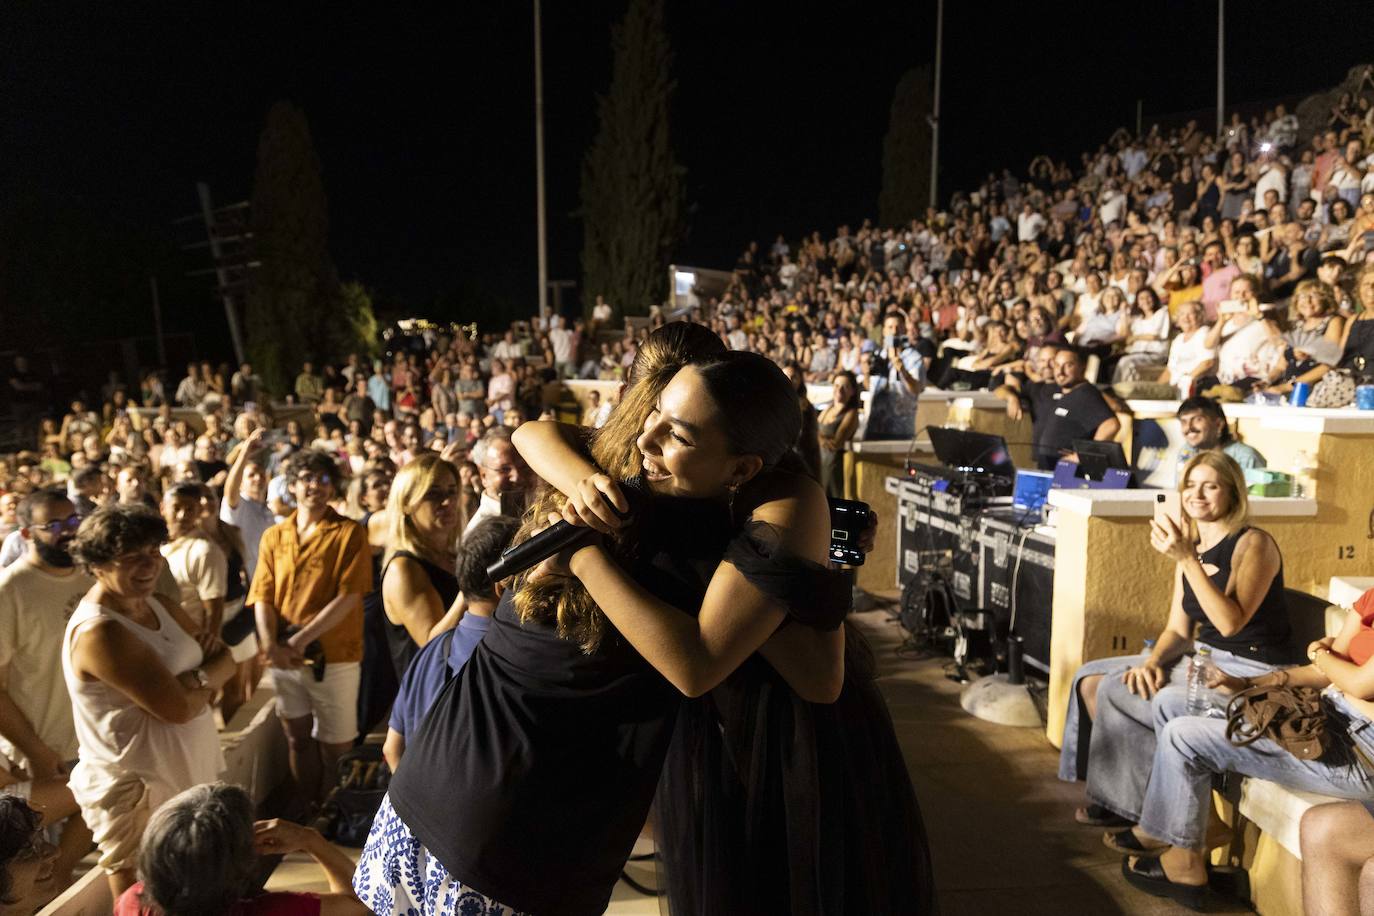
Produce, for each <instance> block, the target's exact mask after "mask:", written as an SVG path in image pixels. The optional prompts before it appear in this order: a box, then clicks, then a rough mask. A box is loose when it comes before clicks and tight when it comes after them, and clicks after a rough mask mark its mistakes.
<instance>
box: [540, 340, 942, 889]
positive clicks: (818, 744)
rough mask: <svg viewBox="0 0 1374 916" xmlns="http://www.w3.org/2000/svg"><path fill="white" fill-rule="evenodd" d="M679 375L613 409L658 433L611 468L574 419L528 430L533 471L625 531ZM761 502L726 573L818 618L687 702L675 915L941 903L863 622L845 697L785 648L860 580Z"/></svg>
mask: <svg viewBox="0 0 1374 916" xmlns="http://www.w3.org/2000/svg"><path fill="white" fill-rule="evenodd" d="M669 327H670V328H671V327H672V326H671V325H670V326H669ZM695 343H697V346H696V348H695V349H694V351H693V354H694V358H696V359H710V358H711V354H712V352H713V349H714V348H713V347H712V345H711V342H710V341H700V342H695ZM716 347H718V344H717V345H716ZM664 385H665V381H664V379H663V377H662V376H658V377H654V376H650V377H648V378H645V379H643V380H642V381H641V382H640V384H639V385H637V386H636V391H635V394H636V396H634V397H631V396H627V397H626V398H624V399H622V402H621V405H620V407H619V408H617V410H616V412H615V413H614V414H612V418H611V420H612V423H615V424H619V426H620V428H621V429H628V430H634V429H641V428H643V429H645V433H644V435H643V436H641V437H640V438H639V440H638V442H637V443H636V444H635V445H633V446H628V447H626V448H624V450H623V451H622V452H621V453H620V454H612V453H610V451H609V449H607V448H602V449H601V453H600V454H599V455H598V456H597V457H598V458H599V460H600V461H601V462H602V464H603V466H605V467H606V468H607V469H608V470H610V471H611V472H612V473H611V475H610V476H607V475H605V474H602V473H601V472H600V471H599V469H598V468H597V467H596V466H594V465H592V464H590V463H589V462H588V461H587V460H586V459H585V458H584V457H582V456H580V455H579V454H578V452H577V451H576V450H575V448H573V447H572V446H573V444H574V443H575V442H576V441H577V438H578V437H577V434H575V433H571V432H570V431H569V430H568V429H567V428H566V427H564V428H561V429H560V427H559V426H558V425H557V424H551V423H540V424H527V425H526V426H525V427H522V431H521V432H519V433H517V435H516V440H517V447H519V448H520V449H521V454H522V456H523V457H525V459H526V460H527V461H528V462H530V465H531V467H532V468H534V469H535V471H536V472H537V473H538V474H539V475H540V476H541V477H543V478H544V479H545V480H547V481H548V482H549V483H550V484H551V485H553V486H555V487H558V488H561V489H563V490H564V491H565V492H567V493H569V494H571V496H570V499H569V502H570V503H571V504H572V505H571V506H570V507H568V509H569V510H570V511H567V510H565V518H567V520H569V521H573V522H580V523H584V524H588V525H590V526H592V527H596V528H598V529H599V530H602V531H610V530H614V527H615V526H616V525H618V524H619V515H618V513H617V511H614V510H613V509H612V508H611V505H612V503H614V504H616V505H619V506H621V507H623V506H625V505H627V503H625V502H624V501H623V500H622V499H621V497H620V496H617V495H616V494H617V488H616V487H615V485H614V483H612V482H611V479H610V477H613V476H616V475H619V476H621V477H622V478H623V477H626V476H628V475H629V474H630V473H631V472H632V471H633V470H634V469H636V468H640V467H646V468H648V467H659V466H661V464H662V460H661V457H660V455H661V453H662V446H660V445H659V444H657V443H656V442H655V441H653V440H652V437H651V434H650V427H651V426H652V424H653V421H654V414H653V411H654V408H655V406H656V405H657V404H658V398H657V391H659V390H662V389H663V387H664ZM607 428H608V429H611V424H608V426H607ZM612 432H614V429H612ZM617 441H623V442H627V441H628V437H627V436H623V435H622V436H620V437H619V439H618V440H617ZM599 444H604V443H599ZM641 449H643V451H641ZM806 489H807V485H806V484H805V483H803V482H802V481H801V480H800V479H799V477H798V476H797V475H793V474H789V473H787V472H786V471H785V470H783V469H778V470H775V471H771V472H765V474H762V475H760V479H759V480H758V482H757V485H756V486H755V488H754V491H753V494H751V496H752V497H753V498H754V499H756V500H760V501H761V502H762V505H764V506H766V505H767V504H768V502H769V501H778V502H786V501H787V500H791V499H798V498H802V497H801V494H802V493H805V492H806ZM754 505H755V504H754V503H753V502H748V503H746V502H745V500H744V499H743V498H741V499H737V500H736V501H735V506H734V510H735V511H734V518H733V519H732V523H733V524H737V525H740V526H742V527H741V530H740V531H739V533H738V534H737V535H736V536H735V538H734V540H733V541H732V542H731V545H730V547H729V549H728V551H727V553H726V557H725V561H726V562H725V564H723V567H722V568H727V569H729V568H733V571H734V572H735V573H737V574H739V575H742V576H743V577H745V578H746V579H747V580H748V581H749V582H750V583H751V584H752V585H753V586H754V587H755V588H757V589H758V590H759V591H760V592H762V593H763V594H765V595H768V596H769V597H770V598H771V599H772V600H773V602H774V603H775V604H776V606H778V607H781V608H783V609H785V610H786V612H787V618H786V619H787V620H788V621H789V622H793V623H803V624H808V626H795V625H793V626H786V627H784V628H782V629H781V630H779V631H778V634H777V635H775V636H774V638H773V639H772V640H770V641H769V642H768V643H766V644H765V645H764V646H763V648H762V649H761V650H760V652H759V653H758V654H757V655H755V656H753V657H751V658H749V659H748V660H746V661H745V662H744V663H743V664H742V665H741V666H740V667H739V668H738V669H737V670H736V671H735V672H734V673H733V674H731V675H730V676H729V677H728V678H727V679H726V680H725V681H724V682H723V683H721V684H720V685H719V686H717V687H716V688H715V689H714V690H712V691H710V693H709V694H708V695H706V696H703V697H700V698H697V699H693V700H689V701H688V702H687V703H685V704H684V705H683V708H682V711H681V713H680V715H679V718H678V724H677V728H676V732H675V735H674V739H673V744H672V747H671V748H670V750H669V753H668V757H667V760H666V764H665V768H664V774H663V779H662V782H661V784H660V788H659V793H658V799H657V815H656V823H657V825H658V829H659V832H660V836H659V840H660V843H659V852H660V856H661V858H662V860H663V863H664V871H665V875H664V880H663V881H662V883H663V884H665V885H666V887H667V890H668V898H667V899H668V903H669V910H670V912H671V913H672V916H708V914H717V913H730V914H775V913H776V914H793V916H797V914H817V916H821V914H825V916H829V914H840V913H865V914H899V913H900V914H925V913H933V912H935V899H934V881H933V877H932V873H931V865H930V857H929V850H928V847H927V844H926V839H925V829H924V825H923V824H922V821H921V815H920V809H919V807H918V805H917V801H916V796H915V792H914V791H913V790H912V787H911V781H910V778H909V776H908V774H907V772H906V766H905V763H904V761H903V758H902V755H901V750H900V748H899V746H898V744H897V740H896V735H895V732H894V730H893V727H892V721H891V718H890V716H889V715H888V712H887V707H886V704H885V703H884V701H883V699H882V697H881V695H880V694H879V693H878V691H877V688H876V685H875V684H874V682H873V659H872V655H871V653H870V652H869V650H868V647H867V644H866V642H865V640H864V639H863V638H862V636H861V634H859V633H858V632H857V631H856V630H853V629H852V628H849V627H846V628H845V629H844V630H843V631H842V632H843V633H844V650H845V652H844V654H845V661H844V676H843V681H842V684H841V689H840V692H839V696H838V699H837V700H836V701H835V702H834V703H828V702H827V701H828V700H829V699H830V698H831V697H833V694H831V696H824V695H821V696H817V695H816V694H814V693H813V692H812V685H810V684H808V683H806V680H805V678H804V676H803V675H802V674H801V673H799V672H797V671H796V670H795V669H794V668H793V667H792V666H791V662H792V660H793V659H796V658H802V659H804V658H805V657H806V652H807V648H808V647H807V646H806V644H805V643H799V644H798V645H797V646H795V647H794V648H795V650H796V651H794V652H788V651H785V645H784V643H783V640H784V639H787V638H794V639H799V638H802V637H804V636H806V634H807V633H808V632H809V631H814V628H823V627H826V626H833V625H834V624H835V622H836V621H838V620H840V619H842V617H843V609H844V608H846V607H847V602H846V601H844V600H842V599H840V600H837V599H835V598H833V597H828V596H830V595H833V590H834V589H835V588H836V586H837V584H839V585H840V587H842V588H844V589H847V588H848V582H849V580H848V576H847V575H845V574H843V573H840V574H836V573H831V572H829V571H826V570H821V569H819V568H817V567H816V566H815V565H814V564H810V563H807V562H806V561H805V560H802V559H801V558H799V557H797V556H796V555H795V554H792V553H790V552H789V551H787V550H786V549H779V547H778V536H777V532H776V531H773V530H771V529H770V528H769V527H768V526H766V525H759V524H757V522H756V520H753V519H751V513H752V515H753V516H757V515H758V510H757V509H755V508H753V506H754ZM837 579H838V580H839V582H838V583H837V581H836V580H837ZM593 594H594V595H595V594H596V592H595V590H593ZM607 604H609V605H610V607H609V608H608V610H607V616H609V617H610V618H611V620H612V622H613V623H614V624H615V625H616V626H617V627H618V628H619V629H620V630H621V631H622V632H624V633H626V635H627V636H629V637H630V638H631V639H632V641H633V639H634V637H633V636H632V635H631V634H632V633H633V632H634V627H633V621H630V620H626V619H624V618H623V617H622V615H621V613H620V606H619V605H618V603H615V602H607V603H603V605H602V606H603V607H606V606H607ZM837 608H838V609H839V613H838V614H837V613H836V609H837ZM817 701H820V702H817Z"/></svg>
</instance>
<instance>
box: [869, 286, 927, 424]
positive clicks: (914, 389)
mask: <svg viewBox="0 0 1374 916" xmlns="http://www.w3.org/2000/svg"><path fill="white" fill-rule="evenodd" d="M902 320H903V319H902V315H901V313H900V312H889V313H888V314H887V317H885V318H884V319H883V341H882V353H881V356H880V357H879V358H876V359H874V360H873V371H872V374H871V376H870V378H871V379H872V392H873V393H872V397H871V399H870V400H869V417H868V426H867V427H866V430H865V432H864V438H866V439H890V438H898V439H909V438H911V436H912V435H913V434H914V433H915V427H916V399H917V398H919V397H920V396H921V392H922V391H923V390H925V386H926V361H925V357H924V356H922V355H921V351H920V350H919V349H918V348H917V347H916V346H915V343H916V342H915V341H914V340H912V339H911V338H910V337H909V336H906V335H904V334H903V333H902Z"/></svg>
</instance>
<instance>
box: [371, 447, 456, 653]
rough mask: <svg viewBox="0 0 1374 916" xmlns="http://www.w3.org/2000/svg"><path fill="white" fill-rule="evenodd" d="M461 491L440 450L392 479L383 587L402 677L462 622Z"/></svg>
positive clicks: (389, 630)
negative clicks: (457, 567) (457, 568)
mask: <svg viewBox="0 0 1374 916" xmlns="http://www.w3.org/2000/svg"><path fill="white" fill-rule="evenodd" d="M458 491H459V484H458V469H457V468H455V467H454V466H453V465H451V464H449V463H448V462H447V461H445V460H444V459H443V458H441V457H439V454H438V453H437V452H426V453H425V454H422V455H419V456H418V457H416V458H415V459H413V460H412V461H411V462H410V463H409V464H407V465H406V466H405V467H403V468H401V470H400V471H399V472H398V473H397V474H396V479H395V480H394V481H393V482H392V484H391V495H390V496H389V497H388V498H387V538H386V540H387V544H386V555H385V557H384V558H383V561H382V578H381V589H382V610H383V612H384V613H385V614H386V641H387V647H388V649H389V650H390V654H391V664H392V667H393V669H394V670H395V672H396V677H397V679H399V678H401V677H402V676H404V675H405V673H406V668H408V667H410V660H411V659H412V658H414V657H415V654H416V653H417V652H419V651H420V649H421V648H423V647H424V646H425V644H426V643H428V642H429V640H430V638H431V637H432V636H434V635H435V634H437V633H441V632H443V631H444V630H446V629H451V628H453V627H454V626H457V623H458V620H457V618H458V617H459V616H461V612H462V608H461V607H457V606H455V602H457V600H458V579H457V577H456V576H455V575H454V574H453V564H454V562H455V561H456V560H457V555H458V532H459V530H460V528H459V524H460V522H461V521H462V517H461V513H460V512H459V511H458V510H459V506H458V503H459V498H458ZM450 610H452V611H453V615H452V616H449V612H450Z"/></svg>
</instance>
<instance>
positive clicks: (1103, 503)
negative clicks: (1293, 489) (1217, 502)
mask: <svg viewBox="0 0 1374 916" xmlns="http://www.w3.org/2000/svg"><path fill="white" fill-rule="evenodd" d="M1162 492H1164V491H1163V490H1051V491H1050V494H1049V500H1048V501H1049V504H1050V505H1051V506H1054V507H1055V508H1057V509H1060V510H1061V511H1064V512H1073V513H1075V514H1077V515H1082V516H1087V517H1093V518H1103V517H1106V518H1149V517H1150V516H1152V515H1153V514H1154V511H1155V508H1154V507H1155V496H1156V494H1159V493H1162ZM1316 514H1317V501H1316V500H1315V499H1295V498H1292V497H1287V496H1282V497H1280V496H1251V497H1250V515H1251V516H1252V517H1254V518H1276V517H1302V516H1312V515H1316Z"/></svg>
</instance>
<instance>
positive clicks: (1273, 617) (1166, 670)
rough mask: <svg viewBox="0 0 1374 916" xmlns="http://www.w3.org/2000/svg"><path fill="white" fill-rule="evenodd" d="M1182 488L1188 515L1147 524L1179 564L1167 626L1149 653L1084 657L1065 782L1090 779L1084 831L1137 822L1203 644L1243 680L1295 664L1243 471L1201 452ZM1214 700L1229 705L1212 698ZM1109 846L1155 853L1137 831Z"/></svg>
mask: <svg viewBox="0 0 1374 916" xmlns="http://www.w3.org/2000/svg"><path fill="white" fill-rule="evenodd" d="M1179 493H1180V496H1181V504H1182V505H1181V508H1182V513H1183V514H1182V517H1181V518H1176V517H1173V516H1172V513H1171V512H1168V511H1162V512H1160V513H1158V514H1157V516H1156V519H1155V520H1154V521H1153V522H1152V523H1151V533H1150V544H1151V546H1152V547H1154V548H1155V550H1157V551H1158V552H1160V553H1161V554H1163V555H1164V556H1166V557H1168V558H1169V559H1170V560H1172V561H1173V562H1174V573H1173V578H1174V588H1173V597H1172V599H1171V601H1170V606H1169V614H1168V619H1167V622H1166V624H1165V627H1164V629H1163V630H1161V631H1160V634H1159V636H1158V637H1157V638H1156V640H1155V644H1154V646H1153V647H1152V648H1150V649H1149V651H1147V652H1143V653H1141V654H1139V655H1136V656H1132V657H1127V658H1119V657H1118V658H1105V659H1099V660H1097V661H1092V662H1088V663H1087V664H1086V665H1084V666H1083V667H1082V668H1080V669H1079V670H1078V673H1077V674H1076V675H1075V676H1074V682H1073V688H1072V692H1071V693H1070V700H1069V709H1068V716H1067V719H1066V722H1065V725H1064V740H1063V744H1062V746H1061V751H1060V757H1059V778H1060V779H1064V780H1067V781H1074V780H1077V779H1081V778H1084V777H1085V776H1086V778H1087V781H1088V785H1087V795H1088V800H1089V804H1088V805H1087V807H1084V808H1080V809H1079V810H1078V811H1077V812H1076V815H1075V817H1076V819H1077V820H1078V822H1079V823H1082V824H1088V825H1091V826H1107V827H1123V826H1127V825H1130V824H1135V823H1137V822H1139V821H1140V820H1141V817H1142V811H1143V810H1144V798H1145V794H1146V789H1147V786H1148V785H1149V784H1150V778H1151V776H1150V774H1151V768H1152V765H1153V760H1154V759H1155V746H1156V742H1157V739H1158V735H1159V732H1160V729H1161V728H1162V727H1163V725H1164V723H1165V722H1167V721H1168V720H1169V719H1170V718H1172V717H1174V716H1178V715H1183V714H1184V712H1185V710H1186V708H1187V703H1188V695H1187V690H1186V689H1185V686H1186V683H1187V678H1188V668H1189V664H1190V663H1189V660H1188V658H1187V656H1188V655H1189V654H1190V652H1192V651H1196V650H1197V649H1200V648H1203V647H1206V648H1207V649H1209V650H1210V651H1211V653H1212V658H1213V660H1214V661H1215V663H1216V664H1217V665H1218V666H1220V667H1222V668H1224V669H1225V670H1227V671H1230V672H1232V673H1236V674H1239V675H1246V676H1249V675H1255V676H1259V675H1265V674H1268V673H1270V672H1272V671H1275V670H1277V669H1278V668H1280V667H1282V666H1284V665H1287V664H1291V663H1292V662H1293V661H1294V660H1295V657H1296V651H1295V649H1294V647H1293V645H1292V632H1291V630H1290V628H1289V623H1288V616H1287V608H1286V604H1285V602H1284V597H1283V558H1282V556H1281V555H1280V554H1279V549H1278V545H1277V544H1275V543H1274V539H1273V538H1272V537H1271V536H1270V535H1269V534H1268V533H1267V532H1265V531H1263V530H1261V529H1259V528H1254V527H1251V525H1250V522H1249V500H1248V498H1247V495H1246V489H1245V478H1244V475H1243V473H1242V472H1241V469H1240V467H1239V466H1238V465H1237V464H1236V463H1235V462H1234V461H1233V460H1231V459H1230V458H1229V457H1227V456H1226V455H1224V454H1222V453H1221V452H1218V451H1206V452H1202V453H1200V454H1198V455H1196V456H1195V457H1194V458H1193V459H1192V460H1191V461H1190V462H1189V463H1188V465H1187V466H1186V467H1185V468H1184V473H1183V476H1182V479H1181V481H1180V485H1179ZM1195 633H1196V635H1194V634H1195ZM1208 701H1209V702H1210V703H1212V704H1213V705H1224V701H1223V700H1222V698H1220V697H1219V696H1217V695H1216V694H1215V693H1213V694H1209V697H1208ZM1085 732H1086V735H1085ZM1105 840H1106V843H1107V845H1108V846H1110V847H1111V848H1113V849H1116V850H1118V851H1121V852H1126V853H1135V852H1142V851H1145V850H1147V849H1148V848H1149V847H1148V845H1147V841H1146V840H1144V839H1142V838H1141V837H1140V836H1138V834H1137V833H1135V832H1132V831H1131V830H1130V829H1124V830H1119V831H1118V832H1115V833H1108V834H1107V835H1106V837H1105Z"/></svg>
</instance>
